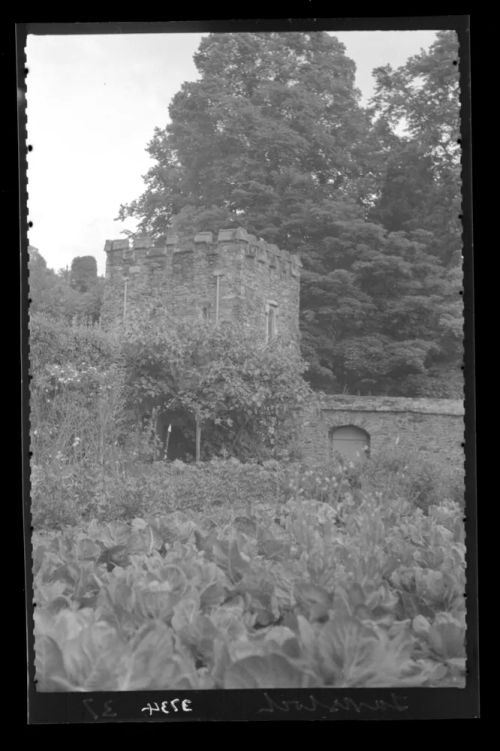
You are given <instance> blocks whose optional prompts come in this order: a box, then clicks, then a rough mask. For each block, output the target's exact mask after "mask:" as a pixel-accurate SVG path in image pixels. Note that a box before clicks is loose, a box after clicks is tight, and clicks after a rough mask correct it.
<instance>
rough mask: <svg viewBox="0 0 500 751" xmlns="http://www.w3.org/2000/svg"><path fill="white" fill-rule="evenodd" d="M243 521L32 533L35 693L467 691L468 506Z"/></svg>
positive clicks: (348, 508) (229, 513) (293, 512)
mask: <svg viewBox="0 0 500 751" xmlns="http://www.w3.org/2000/svg"><path fill="white" fill-rule="evenodd" d="M236 513H237V512H235V510H234V506H233V505H232V503H231V502H229V503H228V504H227V505H226V506H225V507H223V508H220V509H219V510H216V509H214V508H206V509H205V510H204V512H202V513H199V512H198V513H196V514H193V513H190V512H184V513H183V512H179V511H178V512H174V513H171V514H163V515H162V514H158V515H155V516H153V517H149V518H135V519H133V520H132V521H131V522H130V523H126V522H111V523H108V524H105V523H99V522H97V521H92V522H90V523H87V524H80V525H78V526H76V527H71V528H66V529H65V530H64V531H63V532H62V533H53V532H48V533H41V532H40V533H36V534H35V535H34V540H33V559H34V581H35V600H36V603H37V607H36V610H35V616H34V617H35V643H36V674H37V681H38V686H37V688H38V690H40V691H127V690H128V691H131V690H153V689H154V690H173V689H183V690H189V689H211V688H231V689H232V688H310V687H329V686H331V687H349V688H357V687H376V686H386V687H387V686H391V687H401V686H456V687H463V686H464V681H465V610H464V596H463V592H464V585H465V582H464V539H463V527H462V519H461V513H460V509H459V507H458V506H457V505H455V504H453V503H451V502H445V501H443V502H441V503H440V504H439V505H437V506H434V507H432V508H431V509H430V510H429V514H428V515H424V514H423V512H422V511H421V510H419V509H416V508H415V507H412V506H411V505H410V504H409V503H408V502H406V501H404V500H401V499H395V500H393V501H391V502H389V501H388V500H387V499H386V498H384V497H382V496H381V495H378V496H377V495H364V496H363V497H362V498H358V499H357V500H355V499H354V497H353V495H352V493H349V492H344V493H342V494H341V497H340V498H339V500H338V502H337V504H336V505H335V506H332V505H329V504H326V503H319V502H317V501H308V500H307V499H304V498H300V499H299V500H293V499H290V500H289V501H288V502H287V503H286V504H282V505H280V506H279V507H278V508H276V507H274V508H273V507H270V506H266V505H262V504H260V505H256V506H254V509H253V514H252V516H250V517H248V516H236Z"/></svg>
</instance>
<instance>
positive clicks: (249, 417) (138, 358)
mask: <svg viewBox="0 0 500 751" xmlns="http://www.w3.org/2000/svg"><path fill="white" fill-rule="evenodd" d="M120 341H121V354H122V356H123V359H124V364H125V369H126V373H127V384H128V399H129V401H130V403H131V404H134V405H135V406H136V407H137V408H138V410H139V411H140V412H142V413H144V412H151V413H152V412H153V410H154V411H155V412H156V414H157V415H158V416H159V417H161V416H162V415H166V416H167V417H168V415H175V416H176V417H177V419H179V417H180V418H181V424H182V426H183V428H184V430H187V431H188V433H189V431H190V432H191V433H193V429H194V427H195V425H197V426H198V430H199V431H200V444H201V443H202V441H201V439H202V437H203V435H205V438H206V439H207V440H205V441H204V443H203V445H200V455H203V456H204V457H209V456H210V453H211V454H212V455H213V454H214V453H215V452H218V451H221V450H222V451H225V452H227V453H228V455H231V456H240V457H242V456H247V457H248V456H254V457H257V456H260V455H262V454H263V453H265V452H266V451H267V452H269V451H272V450H273V449H274V450H277V449H279V448H280V447H281V448H282V449H283V448H284V446H285V444H287V443H288V442H289V439H290V435H289V434H288V433H287V432H286V426H287V424H288V421H289V418H290V416H291V412H292V410H293V409H295V408H298V407H300V405H301V404H303V402H304V400H305V399H306V397H307V396H308V394H309V389H308V387H307V385H306V383H305V381H304V380H303V378H302V373H303V371H304V369H305V364H304V363H303V362H302V361H301V359H300V357H299V355H298V353H297V352H296V351H295V348H293V347H290V346H289V345H288V344H286V343H283V342H281V341H279V340H278V341H275V342H273V343H272V345H271V344H269V345H264V344H261V343H259V342H258V341H256V340H255V336H253V333H252V331H248V330H247V329H245V328H244V326H241V325H238V324H237V323H235V322H232V323H231V324H227V325H225V324H223V325H221V326H219V327H214V326H213V325H211V324H210V323H201V322H197V323H191V322H183V321H175V322H173V321H172V320H170V319H169V318H168V316H166V315H165V314H162V312H161V311H159V312H156V313H155V326H154V327H152V326H151V323H150V318H149V313H148V311H147V310H145V311H144V312H143V315H137V316H134V319H133V320H131V321H129V322H128V323H127V326H126V328H125V330H124V331H123V332H121V334H120ZM183 417H184V419H182V418H183ZM193 449H194V444H193ZM191 453H194V450H193V451H192V452H191ZM198 458H199V457H198Z"/></svg>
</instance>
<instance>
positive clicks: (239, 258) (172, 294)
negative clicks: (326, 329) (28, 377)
mask: <svg viewBox="0 0 500 751" xmlns="http://www.w3.org/2000/svg"><path fill="white" fill-rule="evenodd" d="M105 251H106V255H107V260H106V284H105V293H104V302H103V312H102V322H103V325H104V326H107V325H109V324H111V323H113V322H116V321H121V320H123V318H124V317H127V318H128V317H129V316H134V315H135V314H137V313H138V312H139V311H141V310H144V309H146V308H147V309H148V310H149V311H150V315H152V316H153V317H154V310H155V309H158V308H159V309H162V310H164V311H165V312H167V314H170V316H171V317H172V320H173V322H174V324H175V321H178V320H192V321H196V320H199V321H203V320H205V321H212V322H213V323H214V324H215V322H216V321H218V322H229V323H230V322H231V321H239V322H240V323H242V324H243V325H244V326H246V327H248V328H249V329H250V330H252V331H254V332H255V334H256V337H258V339H259V340H260V341H264V342H265V341H266V339H267V337H268V336H269V335H270V332H272V333H273V335H278V336H279V337H281V338H284V339H285V340H286V341H289V342H295V343H296V344H297V346H298V344H299V294H300V268H301V262H300V259H299V257H298V256H296V255H293V254H291V253H288V252H287V251H284V250H280V249H279V248H278V247H277V246H276V245H270V244H268V243H266V242H264V241H263V240H258V239H257V238H256V237H254V236H253V235H249V234H248V233H247V232H246V231H245V230H244V229H242V228H235V229H221V230H220V231H219V232H218V234H217V235H216V236H215V235H214V234H213V233H212V232H199V233H198V234H195V235H191V236H189V235H187V236H183V237H179V236H177V235H175V234H174V233H172V232H170V233H168V234H167V238H166V242H165V243H164V244H163V245H156V244H155V243H154V242H153V240H152V239H151V238H148V237H136V238H134V240H133V241H132V242H130V241H129V240H108V241H107V242H106V245H105ZM296 424H297V426H298V431H297V434H296V435H297V438H298V443H299V446H301V448H302V453H303V454H304V456H305V457H309V458H311V459H314V460H320V461H328V460H329V458H330V457H331V456H332V436H333V434H334V431H335V429H336V428H341V427H343V428H345V427H347V426H350V427H352V428H357V429H358V430H359V429H361V430H362V431H365V433H364V434H363V435H364V436H365V437H366V438H367V440H368V444H369V453H370V454H371V455H375V454H376V453H377V452H378V451H379V450H382V449H383V448H384V447H385V448H388V449H390V448H391V446H392V447H395V446H398V447H400V448H402V449H408V450H410V451H412V452H416V453H419V454H421V455H422V456H425V457H432V458H434V459H438V460H439V461H440V462H443V464H448V465H450V466H452V467H457V468H458V467H459V466H461V465H462V466H463V460H464V450H463V447H462V443H463V440H464V410H463V403H462V402H460V401H459V400H452V399H409V398H401V397H372V396H347V395H334V396H327V395H321V394H317V395H315V397H314V399H313V400H312V401H311V403H310V404H309V405H308V406H307V407H306V408H304V409H303V411H302V413H301V414H300V415H298V416H297V422H296ZM351 432H352V431H351ZM336 445H337V444H336Z"/></svg>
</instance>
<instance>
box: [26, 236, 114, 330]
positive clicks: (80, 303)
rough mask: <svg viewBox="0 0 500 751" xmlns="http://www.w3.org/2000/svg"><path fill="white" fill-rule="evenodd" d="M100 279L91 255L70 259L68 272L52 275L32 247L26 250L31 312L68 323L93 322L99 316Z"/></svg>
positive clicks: (101, 283) (100, 301)
mask: <svg viewBox="0 0 500 751" xmlns="http://www.w3.org/2000/svg"><path fill="white" fill-rule="evenodd" d="M103 292H104V279H102V278H101V277H98V276H97V265H96V260H95V258H93V257H92V256H81V257H77V258H74V259H73V263H72V266H71V271H68V270H66V269H62V270H61V271H59V272H57V273H56V272H55V271H53V270H52V269H49V268H48V267H47V263H46V261H45V259H44V258H43V256H42V255H41V254H40V253H39V251H38V250H37V249H36V248H33V247H30V249H29V290H28V296H29V301H30V312H31V313H43V314H45V315H47V316H50V317H51V318H53V319H55V320H58V321H64V322H66V323H71V322H72V321H91V322H93V323H96V322H97V321H98V320H99V317H100V313H101V305H102V297H103Z"/></svg>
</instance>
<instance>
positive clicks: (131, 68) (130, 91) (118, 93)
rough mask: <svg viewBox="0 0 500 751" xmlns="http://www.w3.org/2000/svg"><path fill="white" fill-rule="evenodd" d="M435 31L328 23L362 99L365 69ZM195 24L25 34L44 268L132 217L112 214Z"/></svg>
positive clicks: (189, 73)
mask: <svg viewBox="0 0 500 751" xmlns="http://www.w3.org/2000/svg"><path fill="white" fill-rule="evenodd" d="M435 35H436V32H434V31H361V32H360V31H343V32H334V36H336V37H338V38H339V39H340V41H342V42H343V44H344V45H345V47H346V53H347V55H348V56H349V57H350V58H351V59H352V60H354V62H355V63H356V69H357V72H356V83H357V86H358V88H359V89H360V90H361V92H362V96H363V101H365V102H366V101H367V100H368V99H369V98H370V96H371V94H372V93H373V78H372V75H371V73H372V70H373V68H376V67H378V66H380V65H386V64H387V63H390V64H392V65H393V66H395V67H397V66H399V65H401V64H403V63H404V62H405V61H406V59H407V58H408V57H409V56H411V55H414V54H416V53H418V52H419V51H420V50H421V49H422V48H424V49H427V48H428V47H429V46H430V45H431V44H432V42H433V41H434V39H435ZM201 36H202V35H201V34H120V35H87V36H83V35H71V36H34V35H30V36H29V37H28V43H27V50H26V52H27V61H28V62H27V65H28V69H29V74H28V77H27V85H28V109H27V115H28V143H30V144H31V145H32V146H33V151H32V152H31V153H30V156H29V162H28V193H29V203H28V208H29V219H30V221H32V222H33V227H32V229H31V230H30V235H29V240H30V243H31V245H34V246H35V247H37V248H38V249H39V251H40V253H41V254H42V255H43V257H44V258H45V260H46V261H47V263H48V265H49V266H50V267H51V268H54V269H59V268H63V267H65V266H69V265H71V260H72V258H74V257H75V256H78V255H93V256H95V257H96V258H97V262H98V266H99V273H104V263H105V257H104V251H103V248H104V243H105V241H106V240H107V239H113V238H120V237H123V235H121V230H122V229H124V228H127V229H134V223H133V222H132V221H130V220H129V221H128V222H127V223H126V224H123V223H121V222H117V221H115V218H116V216H117V214H118V210H119V206H120V204H121V203H127V202H129V201H131V200H132V199H134V198H137V197H138V196H139V195H140V194H141V193H142V192H143V189H144V183H143V180H142V175H144V174H145V173H146V172H147V170H148V169H149V167H150V166H151V164H152V162H151V160H150V158H149V156H148V154H147V153H146V151H145V147H146V145H147V143H148V142H149V141H150V139H151V137H152V135H153V130H154V128H155V127H156V126H159V127H164V126H165V125H166V123H167V118H168V111H167V108H168V104H169V102H170V100H171V98H172V97H173V95H174V94H175V93H176V92H177V91H178V90H179V88H180V86H181V84H182V83H183V82H184V81H187V80H194V79H196V77H197V71H196V68H195V66H194V63H193V53H194V52H195V51H196V49H197V47H198V45H199V42H200V39H201Z"/></svg>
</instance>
